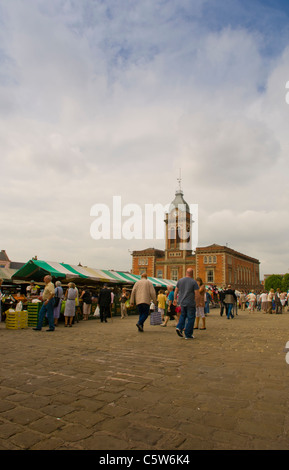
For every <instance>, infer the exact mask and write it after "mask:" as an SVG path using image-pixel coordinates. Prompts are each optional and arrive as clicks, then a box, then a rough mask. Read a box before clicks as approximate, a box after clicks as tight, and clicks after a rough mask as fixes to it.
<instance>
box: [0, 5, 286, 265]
mask: <svg viewBox="0 0 289 470" xmlns="http://www.w3.org/2000/svg"><path fill="white" fill-rule="evenodd" d="M288 16H289V5H288V1H287V0H286V1H285V0H284V1H281V0H254V1H253V2H252V1H251V0H49V2H47V0H25V2H24V1H23V0H9V1H8V0H0V143H1V151H0V155H1V157H0V177H1V180H0V201H1V204H0V223H1V231H0V240H1V246H0V248H1V249H6V251H7V253H8V255H9V257H10V258H11V259H12V260H14V261H23V262H26V261H28V260H29V259H30V258H31V257H33V256H34V255H37V256H38V259H44V260H50V261H60V262H61V261H64V262H67V263H71V264H78V262H79V261H80V262H81V263H82V264H83V265H88V266H92V267H99V268H107V269H120V270H122V269H123V270H126V269H128V270H129V269H130V268H131V256H130V250H134V249H141V248H147V247H151V246H154V247H156V248H163V247H164V242H163V241H162V240H146V239H143V240H136V239H132V240H127V239H124V238H122V239H118V240H114V239H112V238H111V239H105V240H104V239H101V240H95V239H94V238H92V236H91V224H92V223H93V221H94V220H95V217H93V216H92V215H91V208H92V207H93V206H94V205H95V204H105V205H106V206H107V207H109V208H110V209H111V212H112V201H113V196H120V197H121V202H122V205H123V206H125V205H127V204H136V205H138V206H139V207H141V208H144V205H145V204H158V203H159V204H163V205H165V204H167V203H170V202H171V201H172V200H173V199H174V195H175V190H176V189H177V187H178V183H177V178H178V176H179V168H181V172H182V189H183V191H184V196H185V199H186V201H187V202H188V203H189V204H198V207H199V243H198V244H199V246H206V245H209V244H212V243H219V244H221V245H225V244H226V243H227V244H228V246H229V247H231V248H233V249H235V250H237V251H241V252H243V253H246V254H248V255H250V256H253V257H256V258H258V259H259V260H260V262H261V274H264V273H265V274H266V273H273V272H276V273H278V272H281V273H283V272H288V271H289V257H288V253H289V235H288V233H289V214H288V199H289V198H288V196H289V194H288V193H289V185H288V181H289V163H288V159H289V132H288V129H289V83H288V89H287V88H286V84H287V82H289V30H288ZM287 93H288V103H287V102H286V94H287ZM121 220H122V221H123V222H124V221H126V220H127V217H125V216H122V219H121Z"/></svg>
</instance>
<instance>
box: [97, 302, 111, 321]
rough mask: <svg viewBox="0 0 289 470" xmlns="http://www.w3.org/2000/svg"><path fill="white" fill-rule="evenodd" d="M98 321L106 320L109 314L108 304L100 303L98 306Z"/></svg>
mask: <svg viewBox="0 0 289 470" xmlns="http://www.w3.org/2000/svg"><path fill="white" fill-rule="evenodd" d="M99 314H100V321H101V322H103V321H105V322H106V319H107V317H109V316H110V304H109V305H100V306H99Z"/></svg>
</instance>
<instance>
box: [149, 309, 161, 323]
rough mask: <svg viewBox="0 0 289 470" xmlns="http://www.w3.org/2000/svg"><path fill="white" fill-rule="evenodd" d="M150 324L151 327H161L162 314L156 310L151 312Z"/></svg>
mask: <svg viewBox="0 0 289 470" xmlns="http://www.w3.org/2000/svg"><path fill="white" fill-rule="evenodd" d="M150 324H151V325H161V324H162V314H161V312H160V311H159V309H158V308H155V309H154V310H153V311H151V316H150Z"/></svg>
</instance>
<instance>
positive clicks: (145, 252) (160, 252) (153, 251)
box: [132, 248, 165, 256]
mask: <svg viewBox="0 0 289 470" xmlns="http://www.w3.org/2000/svg"><path fill="white" fill-rule="evenodd" d="M132 255H133V256H142V255H143V256H164V255H165V252H164V250H159V249H157V248H145V249H144V250H137V251H133V252H132Z"/></svg>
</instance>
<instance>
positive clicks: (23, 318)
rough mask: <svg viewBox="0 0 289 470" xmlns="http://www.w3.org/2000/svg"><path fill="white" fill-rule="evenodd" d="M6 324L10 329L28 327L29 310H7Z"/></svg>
mask: <svg viewBox="0 0 289 470" xmlns="http://www.w3.org/2000/svg"><path fill="white" fill-rule="evenodd" d="M5 325H6V328H8V329H9V330H20V329H23V328H28V312H27V311H26V310H22V311H19V312H17V311H13V310H7V312H6V321H5Z"/></svg>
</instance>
